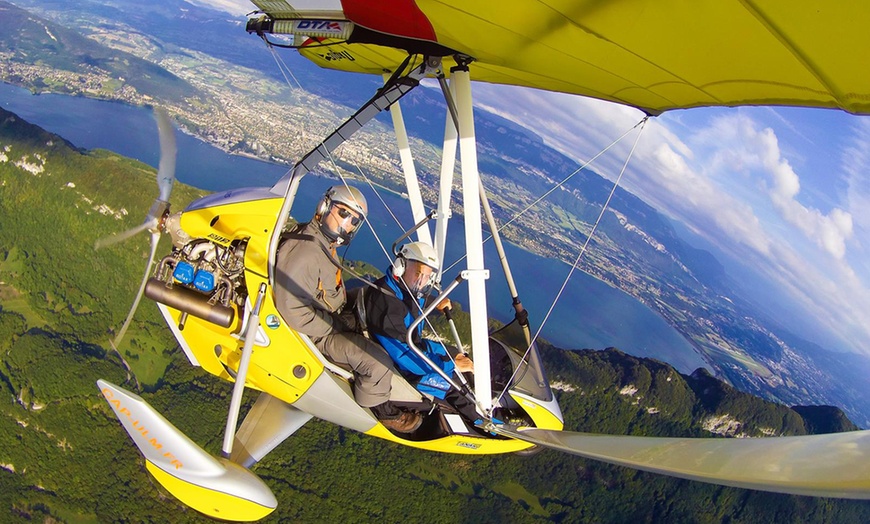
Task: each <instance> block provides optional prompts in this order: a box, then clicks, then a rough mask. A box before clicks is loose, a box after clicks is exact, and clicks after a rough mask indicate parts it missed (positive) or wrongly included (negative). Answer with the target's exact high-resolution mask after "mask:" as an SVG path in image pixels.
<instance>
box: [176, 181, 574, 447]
mask: <svg viewBox="0 0 870 524" xmlns="http://www.w3.org/2000/svg"><path fill="white" fill-rule="evenodd" d="M281 202H282V200H281V198H280V197H277V196H275V197H274V198H259V199H255V200H249V201H242V202H232V203H227V204H222V203H221V202H220V200H215V205H212V206H208V207H202V206H200V207H197V208H194V209H190V210H188V211H185V212H184V213H183V214H182V216H181V226H182V229H184V231H185V232H186V233H187V234H188V235H190V236H191V237H194V238H207V239H210V240H212V241H213V242H216V243H218V244H221V245H224V246H229V245H230V244H231V243H232V242H233V241H235V240H247V247H246V250H245V287H246V288H247V292H248V296H249V297H255V296H256V295H257V293H258V290H259V287H260V285H261V284H263V283H265V284H267V289H266V296H265V300H264V301H263V304H262V308H261V311H260V320H261V326H260V329H259V330H258V335H257V338H256V341H255V344H254V349H253V353H252V355H251V361H250V366H249V369H248V375H247V378H246V385H247V386H248V387H252V388H254V389H257V390H260V391H265V392H267V393H269V394H270V395H272V396H274V397H276V398H278V399H281V400H283V401H284V402H287V403H289V404H296V402H297V401H298V400H299V399H300V398H302V396H303V395H305V393H306V392H308V391H309V389H310V388H311V386H312V385H313V384H314V383H315V382H317V381H318V379H319V378H321V376H322V375H324V374H326V375H330V376H329V377H328V378H329V381H332V382H342V381H344V379H340V378H338V377H335V376H333V375H332V373H331V372H330V371H328V370H325V368H324V365H323V363H322V361H321V360H320V356H319V355H317V354H316V353H315V352H314V351H312V348H311V347H310V345H309V344H310V343H309V342H308V341H307V340H306V339H304V338H303V337H301V336H300V335H299V334H298V333H296V332H295V331H294V330H292V329H291V328H290V327H289V326H287V324H286V323H284V321H283V319H282V318H281V315H280V313H279V312H278V310H277V309H276V306H275V297H274V292H273V289H272V287H271V285H269V279H268V258H269V257H268V250H269V241H270V238H271V235H272V230H273V228H274V227H275V223H276V221H277V214H278V213H279V210H280V208H281ZM250 307H251V304H250V301H248V303H247V304H246V308H248V309H249V308H250ZM165 309H166V311H167V313H168V314H167V321H168V322H170V323H174V324H175V326H174V329H173V331H174V332H175V334H176V336H177V337H179V338H181V339H183V341H180V342H181V343H182V344H184V345H186V350H187V351H189V354H190V355H191V356H192V359H193V360H195V362H194V364H198V365H200V366H202V368H203V369H205V370H206V371H208V372H209V373H211V374H213V375H215V376H218V377H220V378H223V379H225V380H228V381H233V380H234V378H233V377H234V376H235V372H236V370H237V369H238V366H239V361H240V359H241V354H242V347H243V341H242V340H240V337H239V334H240V333H241V332H242V331H243V329H242V328H243V322H244V320H245V318H246V315H245V313H244V312H243V311H238V312H237V313H238V314H237V315H236V316H235V319H234V321H233V323H232V324H231V325H230V326H229V327H228V328H223V327H221V326H218V325H216V324H213V323H210V322H208V321H206V320H203V319H200V318H196V317H193V316H190V317H188V318H187V320H186V323H185V326H184V329H183V330H178V329H177V326H178V323H179V322H180V320H181V312H180V311H178V310H176V309H173V308H170V307H165ZM315 351H316V350H315ZM329 381H327V382H329ZM319 383H320V384H322V383H323V381H320V382H319ZM329 391H334V392H335V394H336V395H337V396H339V395H345V396H349V395H351V389H350V388H349V387H346V385H345V387H344V388H343V389H342V388H340V387H339V388H333V389H331V390H329ZM351 398H352V397H351ZM525 402H526V403H527V404H528V403H534V400H533V399H532V400H529V399H526V400H525ZM301 404H304V402H301V403H299V404H297V406H299V405H301ZM339 404H341V403H336V405H334V406H332V407H331V409H333V410H340V409H342V408H341V407H339V406H338V405H339ZM357 408H358V406H357ZM528 411H529V415H530V416H531V418H532V420H533V421H534V422H535V425H536V427H539V428H545V429H561V427H562V425H561V420H558V419H556V418H555V417H553V416H552V415H550V414H549V412H547V411H546V409H531V410H528ZM308 412H309V413H311V414H312V415H314V416H316V417H318V418H322V419H326V420H331V421H335V422H337V423H341V422H340V421H341V420H342V414H341V413H317V412H314V411H313V410H308ZM360 413H362V414H363V416H364V417H366V418H370V419H371V420H370V425H364V427H363V428H359V426H358V427H357V429H359V430H361V431H363V432H364V433H366V434H368V435H371V436H375V437H379V438H383V439H386V440H390V441H393V442H396V443H399V444H403V445H406V446H411V447H415V448H421V449H428V450H431V451H438V452H447V453H461V454H495V453H510V452H515V451H521V450H524V449H527V448H529V447H530V446H531V444H529V443H527V442H522V441H518V440H512V439H503V438H491V437H487V436H481V435H478V434H476V433H474V432H470V434H451V435H448V436H444V437H440V438H436V439H434V440H426V441H411V440H406V439H404V438H401V437H399V436H397V435H395V434H393V433H391V432H390V431H389V430H387V429H386V428H385V427H384V426H383V425H381V424H379V423H377V420H376V419H375V418H374V417H373V416H371V413H370V412H369V411H368V410H362V411H361V412H360V411H359V410H357V412H356V413H354V414H353V416H356V417H357V420H359V416H360Z"/></svg>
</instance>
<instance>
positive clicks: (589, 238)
mask: <svg viewBox="0 0 870 524" xmlns="http://www.w3.org/2000/svg"><path fill="white" fill-rule="evenodd" d="M648 120H649V116H645V117H643V119H642V120H641V121H640V122H638V123H637V125H635V126H634V127H633V128H632V129H634V128H636V127H637V126H640V131H638V133H637V137H636V138H635V139H634V145H632V146H631V151H630V152H629V153H628V157H627V158H626V159H625V163H624V164H623V165H622V169H621V170H620V171H619V175H618V176H617V177H616V180H614V182H613V187H612V188H611V189H610V194H609V195H607V200H605V201H604V205H603V206H602V207H601V212H600V213H598V218H597V219H596V220H595V224H593V225H592V230H591V231H589V234H588V235H587V236H586V242H584V243H583V247H581V248H580V252H579V253H578V254H577V258H576V259H574V263H573V264H572V265H571V269H570V270H569V271H568V275H567V276H566V277H565V281H564V282H562V287H561V288H559V292H558V293H556V298H554V299H553V303H552V304H551V305H550V309H549V310H547V314H546V315H544V319H543V320H542V321H541V324H540V326H538V329H537V331H535V336H534V337H532V342H531V344H529V347H528V348H527V349H526V352H525V353H524V354H523V358H522V360H521V361H520V362H521V364H522V363H523V362H525V363H526V366H528V360H527V359H528V356H529V352H530V351H531V350H532V347H534V346H535V342H536V341H537V340H538V336H540V334H541V331H542V330H543V329H544V325H545V324H546V323H547V320H549V318H550V315H551V314H552V313H553V309H555V307H556V303H557V302H558V301H559V298H561V296H562V293H563V292H564V291H565V288H566V287H567V286H568V281H569V280H571V276H572V275H573V274H574V271H575V270H576V269H577V265H578V264H579V263H580V259H581V258H582V257H583V254H584V253H586V248H587V247H588V246H589V242H591V241H592V237H593V235H595V231H596V229H598V224H599V223H601V219H602V218H604V213H605V212H607V207H608V206H609V205H610V201H611V200H612V199H613V195H614V194H615V193H616V188H618V187H619V182H620V180H622V176H623V175H624V174H625V170H626V168H628V163H629V161H631V157H632V156H633V155H634V151H635V149H637V144H638V142H639V141H640V137H641V135H642V134H643V130H644V128H645V127H646V123H647V121H648ZM623 136H625V135H623ZM620 139H621V137H620ZM522 367H523V366H522V365H519V366H517V368H516V369H515V370H514V372H513V374H512V375H511V378H510V380H509V381H508V382H507V384H506V385H505V387H504V389H502V391H501V393H500V394H499V395H498V398H497V399H496V401H495V402H494V404H493V405H497V404H498V403H499V402H501V399H502V397H504V394H505V393H507V390H508V388H509V387H510V385H511V384H512V383H513V381H514V377H515V376H516V375H517V372H518V371H519V370H520V368H522Z"/></svg>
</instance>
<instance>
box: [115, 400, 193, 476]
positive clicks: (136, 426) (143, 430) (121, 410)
mask: <svg viewBox="0 0 870 524" xmlns="http://www.w3.org/2000/svg"><path fill="white" fill-rule="evenodd" d="M102 393H103V396H104V397H106V400H108V401H109V404H111V405H112V407H114V408H115V412H116V413H117V414H118V415H123V416H124V417H126V418H127V419H128V420H129V421H130V422H131V424H132V426H133V430H135V431H136V432H137V433H139V434H140V435H142V437H145V438H147V437H148V433H149V431H148V428H147V427H145V424H143V423H142V422H141V421H140V420H134V418H133V413H132V412H131V411H130V410H129V409H128V408H127V407H126V406H124V404H123V403H122V402H121V400H119V399H117V398H115V395H114V393H112V390H111V389H109V388H103V391H102ZM147 442H148V444H150V445H151V447H153V448H154V450H155V451H161V450H163V444H161V443H160V441H159V440H157V437H151V438H150V439H148V440H147ZM161 455H162V456H163V458H165V459H167V460H169V464H170V465H171V466H174V467H175V469H181V468H183V467H184V464H182V463H181V461H180V460H178V458H177V457H176V456H175V455H173V454H172V453H171V452H169V451H166V452H163V453H161Z"/></svg>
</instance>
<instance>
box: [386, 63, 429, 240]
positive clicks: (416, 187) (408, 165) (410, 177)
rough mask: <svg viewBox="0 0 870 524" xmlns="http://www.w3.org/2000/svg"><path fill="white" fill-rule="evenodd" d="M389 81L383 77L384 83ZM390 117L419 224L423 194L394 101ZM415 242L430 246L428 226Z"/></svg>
mask: <svg viewBox="0 0 870 524" xmlns="http://www.w3.org/2000/svg"><path fill="white" fill-rule="evenodd" d="M389 79H390V76H389V75H384V81H385V82H386V81H387V80H389ZM390 115H391V116H392V117H393V130H394V132H395V134H396V142H397V144H398V146H399V158H400V159H401V161H402V171H403V172H404V173H405V186H406V187H407V188H408V200H409V201H410V202H411V214H412V215H413V217H414V223H415V224H419V223H420V222H422V221H423V219H425V218H426V209H425V207H424V206H423V194H422V193H421V192H420V182H419V181H418V180H417V170H416V168H415V167H414V157H413V155H411V145H410V143H409V142H408V131H407V130H406V129H405V119H404V117H402V108H401V107H399V102H398V101H396V102H394V103H393V105H391V106H390ZM417 240H419V241H421V242H426V243H427V244H429V245H430V246H431V245H432V233H431V232H430V230H429V224H423V226H422V227H420V229H418V230H417Z"/></svg>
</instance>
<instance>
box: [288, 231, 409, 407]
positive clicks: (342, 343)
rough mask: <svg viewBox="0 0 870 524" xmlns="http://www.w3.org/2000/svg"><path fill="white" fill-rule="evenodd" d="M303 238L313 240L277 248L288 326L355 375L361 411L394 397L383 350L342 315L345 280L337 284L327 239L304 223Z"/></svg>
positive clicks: (356, 397) (355, 392)
mask: <svg viewBox="0 0 870 524" xmlns="http://www.w3.org/2000/svg"><path fill="white" fill-rule="evenodd" d="M294 231H295V232H298V233H300V234H302V235H310V236H311V237H313V238H314V241H310V240H301V239H295V238H289V239H287V240H285V241H284V243H283V244H282V245H281V248H280V249H279V250H278V258H277V264H276V272H275V302H276V306H277V308H278V311H279V312H280V313H281V316H282V317H284V321H285V322H287V325H288V326H290V327H291V328H293V329H294V330H296V331H298V332H299V333H304V334H305V335H308V336H309V337H310V338H311V341H312V342H313V343H314V345H315V346H317V349H319V350H320V351H321V352H322V353H323V354H324V355H326V356H327V358H329V359H330V360H331V361H332V362H335V363H336V364H338V365H340V366H343V367H347V368H350V370H352V371H353V373H354V382H355V384H354V388H353V390H354V397H355V399H356V402H357V403H358V404H359V405H360V406H362V407H366V408H369V407H373V406H377V405H379V404H382V403H384V402H386V401H388V400H389V399H390V382H391V380H392V378H393V373H392V371H390V370H389V368H388V367H387V366H386V365H385V364H384V362H383V359H389V357H388V356H387V355H386V354H385V352H384V350H383V349H381V347H380V346H378V345H377V344H375V343H374V342H372V341H371V340H369V339H367V338H365V337H364V336H362V335H361V334H359V333H356V332H354V331H351V328H350V327H349V326H348V324H347V323H346V322H344V320H342V318H341V317H340V316H339V312H340V311H341V309H342V308H343V307H344V304H345V302H346V301H347V295H346V293H345V289H344V283H343V282H340V281H339V282H336V280H337V279H336V271H337V268H336V267H335V265H333V264H332V262H330V260H329V256H328V255H327V253H324V252H323V250H322V249H321V247H320V246H321V245H322V246H323V247H325V248H326V250H327V251H330V249H331V248H332V245H331V243H330V241H329V239H328V238H327V237H326V236H324V234H323V233H322V232H321V231H320V225H319V224H317V223H316V222H315V221H311V222H309V223H308V224H303V225H302V229H301V230H298V229H297V230H294Z"/></svg>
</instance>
